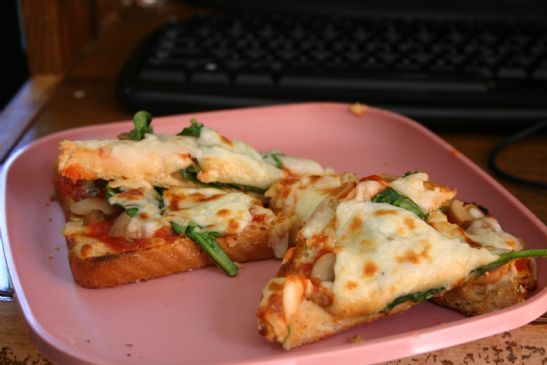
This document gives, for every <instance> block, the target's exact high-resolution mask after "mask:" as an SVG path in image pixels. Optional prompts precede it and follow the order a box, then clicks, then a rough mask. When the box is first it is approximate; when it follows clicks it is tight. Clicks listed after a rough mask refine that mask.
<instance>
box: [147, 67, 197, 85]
mask: <svg viewBox="0 0 547 365" xmlns="http://www.w3.org/2000/svg"><path fill="white" fill-rule="evenodd" d="M139 80H142V81H155V82H168V83H171V82H184V81H186V75H185V74H184V72H182V71H179V70H169V69H153V68H145V69H143V70H142V71H141V72H140V73H139Z"/></svg>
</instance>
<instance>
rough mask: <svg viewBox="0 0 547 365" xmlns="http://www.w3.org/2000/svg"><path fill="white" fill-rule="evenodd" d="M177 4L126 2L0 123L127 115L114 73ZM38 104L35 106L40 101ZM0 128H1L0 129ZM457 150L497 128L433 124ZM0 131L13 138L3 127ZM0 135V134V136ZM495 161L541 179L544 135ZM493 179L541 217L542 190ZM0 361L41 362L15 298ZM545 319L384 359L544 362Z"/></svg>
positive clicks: (545, 213)
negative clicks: (451, 128)
mask: <svg viewBox="0 0 547 365" xmlns="http://www.w3.org/2000/svg"><path fill="white" fill-rule="evenodd" d="M191 11H192V9H189V8H187V7H184V6H178V5H177V6H174V7H170V6H167V7H166V8H161V9H159V10H158V9H134V10H130V11H127V12H124V13H123V15H122V16H121V17H120V18H118V19H115V20H114V21H113V23H112V24H111V25H110V26H109V27H107V29H106V30H105V31H104V32H103V34H102V35H101V36H100V37H99V38H98V39H97V40H96V42H94V43H93V44H91V45H90V46H89V47H87V48H86V49H85V51H84V52H83V54H81V55H80V57H79V58H78V59H77V61H76V62H75V64H74V65H73V66H72V67H71V69H70V70H69V72H68V73H67V74H66V76H65V77H64V78H63V79H57V78H51V77H39V76H37V77H34V78H32V79H31V80H29V83H28V84H27V85H26V89H25V90H23V91H22V94H21V95H19V97H18V99H17V100H15V101H14V102H13V103H12V104H11V105H10V106H8V109H7V113H6V112H5V113H4V114H3V115H2V120H0V122H2V125H7V124H8V123H10V122H11V123H17V121H15V122H14V120H15V119H19V120H20V119H24V118H25V117H28V115H32V114H33V111H34V110H39V112H38V113H37V114H36V115H34V116H32V118H31V124H30V127H29V128H28V129H27V130H26V131H25V133H24V134H23V136H22V138H21V139H20V140H19V142H18V143H17V146H16V148H19V147H21V146H24V145H26V144H28V143H30V142H32V141H34V140H36V139H37V138H39V137H42V136H45V135H47V134H50V133H53V132H56V131H59V130H63V129H67V128H73V127H78V126H83V125H89V124H99V123H107V122H112V121H118V120H126V119H129V118H130V117H131V115H130V114H129V113H128V112H127V111H125V110H124V109H123V108H122V107H121V106H120V105H119V104H118V102H117V100H116V98H115V95H114V84H115V77H116V75H117V74H118V71H119V70H120V68H121V67H122V64H123V62H124V60H126V59H127V57H128V56H129V54H130V53H131V51H132V50H133V48H134V47H135V46H136V45H137V44H138V42H139V40H140V39H142V37H143V36H144V35H145V34H147V33H148V32H149V31H150V30H151V29H153V28H154V27H155V26H156V25H158V24H160V23H163V22H164V21H165V20H166V19H168V18H170V17H172V16H184V15H186V14H188V13H189V12H191ZM40 107H41V108H40ZM4 123H6V124H4ZM0 133H6V132H5V131H1V132H0ZM439 134H440V135H441V137H443V138H444V139H445V140H447V141H448V142H449V143H451V144H452V145H453V146H454V147H455V148H457V149H458V150H459V151H460V152H461V153H463V154H465V155H466V156H468V157H469V158H470V159H471V160H473V161H474V162H475V163H477V164H478V165H479V166H480V167H482V168H484V169H486V156H487V153H488V151H489V150H490V149H491V148H492V147H493V146H495V145H496V144H497V143H499V142H500V141H501V140H503V139H504V138H505V137H506V135H505V134H500V133H497V134H488V133H472V132H465V133H464V132H458V133H456V132H439ZM2 138H8V139H9V138H12V139H13V138H16V136H15V135H7V136H6V135H3V136H2ZM2 138H0V140H2ZM499 161H500V165H502V166H503V167H506V168H510V169H511V171H513V172H514V173H517V174H519V175H521V176H524V177H528V178H534V179H542V180H544V181H545V180H547V138H546V136H545V134H544V135H539V136H533V137H531V138H528V139H527V140H526V141H525V142H521V143H517V144H516V145H515V146H513V147H511V149H509V150H508V151H506V152H504V153H502V155H501V156H500V160H499ZM501 183H502V184H503V185H504V186H505V187H506V188H507V189H508V190H509V191H511V192H512V193H513V194H514V195H515V196H516V197H517V198H518V199H519V200H521V201H522V202H523V203H524V204H525V205H526V206H528V208H529V209H530V210H531V211H532V212H533V213H534V214H536V215H537V216H538V217H539V218H540V219H541V220H542V221H543V222H544V223H545V222H547V194H546V193H545V191H541V190H538V189H533V188H527V187H523V186H518V185H514V184H510V183H505V182H503V181H501ZM0 323H2V325H1V326H0V364H47V363H49V361H48V360H47V359H45V358H44V357H43V356H42V355H40V354H39V352H38V351H37V350H36V348H35V347H34V346H33V344H32V342H31V340H30V337H29V331H28V328H27V325H26V323H25V320H24V318H23V316H22V314H21V312H20V309H19V307H18V304H17V301H13V302H0ZM546 362H547V324H529V325H526V326H523V327H521V328H518V329H515V330H513V331H509V332H504V333H502V334H499V335H497V336H492V337H488V338H485V339H482V340H478V341H474V342H470V343H467V344H463V345H460V346H456V347H452V348H448V349H444V350H441V351H436V352H432V353H428V354H424V355H420V356H414V357H412V358H408V359H402V360H398V361H392V362H390V363H389V364H442V365H450V364H502V363H503V364H508V363H510V364H520V363H530V364H545V363H546Z"/></svg>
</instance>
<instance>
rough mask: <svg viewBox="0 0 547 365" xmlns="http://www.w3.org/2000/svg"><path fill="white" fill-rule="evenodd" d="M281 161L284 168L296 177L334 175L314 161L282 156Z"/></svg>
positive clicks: (330, 170)
mask: <svg viewBox="0 0 547 365" xmlns="http://www.w3.org/2000/svg"><path fill="white" fill-rule="evenodd" d="M279 159H280V160H281V163H282V165H283V167H284V168H286V169H287V170H289V171H290V172H291V173H293V174H295V175H301V176H305V175H326V174H332V173H333V171H332V169H330V168H324V167H323V166H321V165H320V164H319V163H317V162H315V161H313V160H308V159H305V158H298V157H293V156H286V155H280V156H279Z"/></svg>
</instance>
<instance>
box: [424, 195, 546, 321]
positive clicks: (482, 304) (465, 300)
mask: <svg viewBox="0 0 547 365" xmlns="http://www.w3.org/2000/svg"><path fill="white" fill-rule="evenodd" d="M446 213H447V220H448V221H450V222H451V223H452V224H453V225H452V227H453V229H455V230H457V231H458V232H459V234H462V235H465V237H467V239H469V240H470V241H471V242H473V243H474V244H476V245H480V246H482V247H488V248H490V249H491V250H499V251H519V250H522V249H523V243H522V241H521V240H520V239H518V238H517V237H514V236H513V235H511V234H509V233H507V232H505V231H504V230H503V229H502V227H501V226H500V224H499V222H498V221H497V220H496V219H495V218H494V217H492V216H491V215H488V212H487V210H486V209H485V208H483V207H480V206H478V205H477V204H473V203H464V202H462V201H459V200H453V201H452V202H451V204H450V206H449V207H448V208H447V209H446ZM433 224H438V223H433ZM445 224H446V223H445ZM454 225H456V227H454ZM439 228H440V227H439ZM536 287H537V280H536V273H535V261H534V260H533V259H531V258H520V259H516V260H512V261H509V262H508V263H506V264H505V265H502V266H500V267H499V268H497V269H495V270H492V271H490V272H488V274H487V275H482V276H478V277H473V278H471V279H470V280H468V281H466V282H465V283H464V284H463V285H461V286H460V287H457V288H454V289H452V290H450V291H448V292H446V293H443V295H441V296H438V297H436V298H433V301H434V302H435V303H437V304H440V305H443V306H445V307H448V308H451V309H455V310H457V311H459V312H461V313H464V314H466V315H470V316H471V315H477V314H483V313H489V312H492V311H495V310H499V309H503V308H506V307H509V306H511V305H514V304H518V303H522V302H523V301H524V300H526V298H527V297H528V294H529V293H530V292H531V291H532V290H534V289H535V288H536Z"/></svg>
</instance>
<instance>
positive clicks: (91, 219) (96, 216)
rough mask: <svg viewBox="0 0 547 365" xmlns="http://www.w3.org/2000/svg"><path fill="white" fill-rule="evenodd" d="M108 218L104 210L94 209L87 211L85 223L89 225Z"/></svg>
mask: <svg viewBox="0 0 547 365" xmlns="http://www.w3.org/2000/svg"><path fill="white" fill-rule="evenodd" d="M105 220H106V215H105V214H104V213H103V211H102V210H99V209H93V210H92V211H90V212H89V213H87V214H86V215H85V217H84V225H85V226H89V225H91V224H96V223H99V222H104V221H105Z"/></svg>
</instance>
